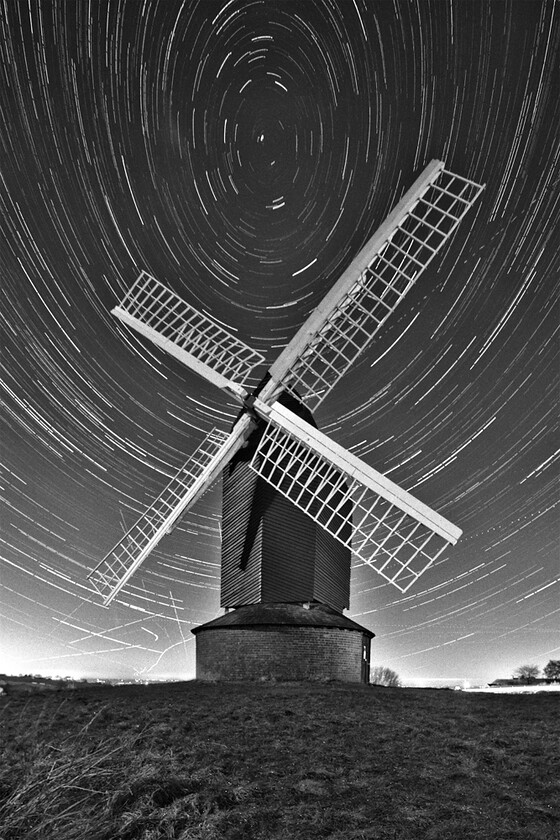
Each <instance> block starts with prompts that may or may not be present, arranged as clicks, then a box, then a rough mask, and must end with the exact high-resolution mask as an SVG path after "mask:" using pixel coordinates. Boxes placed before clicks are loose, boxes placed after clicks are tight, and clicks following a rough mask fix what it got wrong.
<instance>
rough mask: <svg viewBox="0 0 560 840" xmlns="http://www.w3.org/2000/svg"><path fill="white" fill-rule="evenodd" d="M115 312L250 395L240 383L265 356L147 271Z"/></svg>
mask: <svg viewBox="0 0 560 840" xmlns="http://www.w3.org/2000/svg"><path fill="white" fill-rule="evenodd" d="M112 313H113V315H115V316H116V317H117V318H119V320H120V321H122V322H123V323H125V324H127V325H128V326H130V327H132V328H133V329H135V330H137V331H138V332H139V333H140V334H141V335H143V336H145V337H146V338H148V339H150V341H153V342H154V344H157V345H158V346H159V347H161V348H162V349H163V350H165V351H166V352H168V353H170V354H171V355H172V356H175V358H177V359H179V361H181V362H183V364H185V365H187V366H188V367H190V368H191V369H192V370H194V371H195V372H196V373H198V374H200V375H201V376H203V377H204V378H205V379H208V380H209V381H210V382H213V383H214V384H215V385H217V386H218V387H219V388H224V389H225V390H228V391H230V392H231V393H233V394H235V396H237V397H238V398H239V399H241V401H243V399H245V397H246V396H247V392H246V391H245V389H244V388H242V387H241V385H239V384H238V383H237V381H240V382H244V381H245V380H246V379H247V378H248V377H249V376H250V375H251V373H252V371H253V370H254V368H256V367H257V366H260V365H262V364H263V362H264V356H263V355H262V354H261V353H258V352H257V351H255V350H252V349H251V347H249V346H248V345H247V344H245V342H243V341H241V339H239V338H237V336H235V335H233V334H232V333H231V332H229V330H226V329H225V328H224V327H223V326H222V325H221V324H219V323H218V322H216V321H215V320H213V319H212V318H209V317H208V316H207V315H206V314H205V313H204V312H199V311H198V310H197V309H195V308H194V307H193V306H191V305H190V304H188V303H186V302H185V301H184V300H182V298H180V297H179V296H178V295H176V294H175V292H172V291H171V290H170V289H168V288H167V287H166V286H164V285H163V284H162V283H160V282H159V280H156V279H155V277H152V276H151V275H150V274H148V273H147V272H145V271H143V272H142V273H141V274H140V276H139V277H138V278H137V280H136V281H135V283H134V284H133V285H132V287H131V288H130V289H129V291H128V292H127V294H126V295H125V297H124V298H123V300H122V301H121V303H120V304H119V305H118V306H116V307H115V308H114V309H113V310H112Z"/></svg>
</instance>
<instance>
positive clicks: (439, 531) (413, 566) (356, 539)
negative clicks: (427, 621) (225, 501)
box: [251, 406, 461, 592]
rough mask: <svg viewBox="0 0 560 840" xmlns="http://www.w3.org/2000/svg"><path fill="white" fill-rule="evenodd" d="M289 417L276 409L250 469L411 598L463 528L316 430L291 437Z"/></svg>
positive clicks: (298, 423)
mask: <svg viewBox="0 0 560 840" xmlns="http://www.w3.org/2000/svg"><path fill="white" fill-rule="evenodd" d="M275 414H279V415H280V414H281V415H282V416H281V417H279V418H276V417H275V416H274V415H275ZM287 414H289V412H287V411H286V409H283V408H282V407H279V406H276V407H275V408H274V409H273V410H272V413H271V414H270V416H271V417H272V418H273V420H272V421H271V422H270V423H269V424H268V426H267V428H266V431H265V433H264V434H263V436H262V438H261V440H260V443H259V446H258V448H257V450H256V452H255V454H254V456H253V460H252V462H251V467H252V469H254V470H255V472H257V473H258V474H259V475H260V476H261V477H262V478H264V479H265V480H266V481H268V482H269V483H270V484H272V486H273V487H275V488H276V489H277V490H278V491H280V492H281V493H283V495H284V496H286V497H287V498H288V499H290V501H292V502H293V503H294V504H295V505H296V506H297V507H299V508H300V509H301V510H303V511H304V512H305V513H307V514H308V515H309V516H310V517H311V518H312V519H314V520H315V521H316V522H318V523H319V524H321V525H322V526H323V528H325V530H327V531H328V532H329V533H330V534H332V536H333V537H336V539H337V540H339V541H340V542H341V543H342V544H343V545H346V546H348V547H349V548H350V549H352V551H353V552H354V554H356V555H357V557H359V558H360V559H361V560H362V561H363V562H364V563H367V564H368V565H369V566H371V567H372V568H373V569H375V571H376V572H378V573H379V574H380V575H381V576H382V577H384V578H385V579H386V580H387V581H389V582H390V583H392V584H393V585H394V586H396V587H397V589H399V590H400V591H401V592H406V590H407V589H408V588H409V587H410V586H412V584H413V583H414V582H415V581H416V580H418V578H419V577H420V575H422V574H423V573H424V572H425V571H426V569H427V568H428V567H429V566H430V565H431V564H432V563H433V562H434V560H436V559H437V558H438V557H439V556H440V554H441V553H442V552H443V551H444V550H445V549H446V548H447V546H448V545H450V544H454V543H455V542H456V541H457V539H458V537H459V536H460V534H461V531H460V529H458V528H456V527H455V526H454V525H452V523H450V522H448V521H447V520H446V519H444V518H443V517H441V516H440V515H439V514H437V513H436V512H435V511H432V510H431V509H430V508H428V507H427V506H426V505H424V504H423V503H422V502H419V501H418V500H417V499H415V498H414V497H413V496H411V495H410V494H409V493H407V492H406V491H404V490H403V489H402V488H400V487H399V486H398V485H396V484H394V483H393V482H391V481H390V480H389V479H387V478H386V477H385V476H383V475H382V474H381V473H379V472H377V471H376V470H374V469H373V468H371V467H368V466H367V465H365V464H364V463H363V462H361V461H360V460H359V459H356V458H354V457H353V456H352V455H351V454H350V453H347V452H345V451H344V450H343V449H342V448H341V447H338V446H337V445H336V444H334V442H332V441H330V440H329V439H328V438H327V437H326V436H324V435H322V434H321V433H320V432H318V431H317V430H314V429H312V428H311V427H307V430H304V434H303V435H302V434H301V430H302V428H303V422H302V421H300V420H297V421H296V423H295V424H292V429H291V432H290V425H291V418H288V422H286V415H287ZM292 417H293V415H292ZM278 419H280V422H281V425H280V424H279V423H278V422H277V420H278ZM294 432H295V433H296V434H297V436H294ZM306 436H307V440H305V439H304V438H305V437H306ZM323 442H325V443H323Z"/></svg>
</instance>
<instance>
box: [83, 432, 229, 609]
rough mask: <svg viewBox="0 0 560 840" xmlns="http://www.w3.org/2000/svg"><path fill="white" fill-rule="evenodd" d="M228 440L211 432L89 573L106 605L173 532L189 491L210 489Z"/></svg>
mask: <svg viewBox="0 0 560 840" xmlns="http://www.w3.org/2000/svg"><path fill="white" fill-rule="evenodd" d="M229 437H231V435H228V434H227V432H222V431H220V430H219V429H212V431H211V432H210V433H209V434H208V435H207V436H206V437H205V439H204V440H203V441H202V443H201V444H200V446H199V447H198V449H196V450H195V452H194V454H193V455H192V457H191V458H189V460H188V461H186V462H185V463H184V464H183V466H182V467H181V468H180V469H179V470H178V471H177V472H176V474H175V475H174V476H173V478H172V479H171V481H170V482H169V484H168V485H167V486H166V487H165V489H164V490H163V491H162V492H161V493H160V494H159V496H158V497H157V499H156V500H155V501H154V502H153V503H152V504H151V505H150V507H149V508H148V509H147V510H145V511H144V513H143V514H142V515H141V516H140V517H139V518H138V519H137V520H136V522H135V523H134V525H133V526H132V528H130V529H129V530H128V531H127V532H126V534H124V536H123V537H121V539H120V540H119V541H118V542H117V543H116V545H114V546H113V548H112V549H111V550H110V551H109V552H108V553H107V554H106V555H105V557H104V558H103V560H101V562H100V563H98V565H97V566H96V567H95V569H93V570H92V571H91V572H90V573H89V575H88V578H89V579H90V580H91V582H92V583H93V585H94V587H95V589H96V590H97V592H98V593H99V594H100V595H101V596H102V597H103V600H104V603H105V605H107V604H109V603H110V602H111V601H112V600H113V598H114V597H115V595H117V593H118V592H119V591H120V590H121V589H122V587H123V586H124V585H125V583H126V582H127V581H128V579H129V578H130V577H131V575H132V574H134V572H135V571H136V569H137V568H138V567H139V566H140V564H141V563H143V561H144V560H145V558H146V557H147V555H148V554H149V553H150V551H152V549H153V548H154V547H155V546H156V545H157V543H158V542H159V541H160V540H161V539H162V537H164V536H165V534H167V533H169V532H170V531H171V530H172V529H173V525H174V524H175V523H176V521H177V519H178V518H179V516H180V515H181V514H182V513H184V511H185V508H186V505H187V504H188V502H189V501H190V499H189V496H188V495H187V491H188V490H189V489H190V488H192V487H193V486H194V485H195V483H196V482H197V480H198V481H199V483H201V485H202V487H201V489H207V487H208V486H209V485H208V484H207V485H204V477H205V474H206V472H207V471H208V468H209V467H210V466H211V465H212V463H213V461H215V459H216V457H217V455H218V454H219V452H220V449H221V448H223V446H224V444H225V442H226V441H227V440H228V438H229Z"/></svg>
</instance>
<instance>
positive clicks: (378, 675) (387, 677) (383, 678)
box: [369, 665, 401, 688]
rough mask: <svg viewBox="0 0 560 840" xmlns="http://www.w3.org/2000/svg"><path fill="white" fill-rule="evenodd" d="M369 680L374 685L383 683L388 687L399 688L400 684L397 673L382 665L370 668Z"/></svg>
mask: <svg viewBox="0 0 560 840" xmlns="http://www.w3.org/2000/svg"><path fill="white" fill-rule="evenodd" d="M369 681H370V682H371V683H373V684H374V685H385V686H387V687H389V688H400V685H401V681H400V679H399V675H398V674H395V672H394V671H391V669H390V668H384V667H383V665H376V666H375V668H372V669H371V672H370V678H369Z"/></svg>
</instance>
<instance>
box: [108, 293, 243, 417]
mask: <svg viewBox="0 0 560 840" xmlns="http://www.w3.org/2000/svg"><path fill="white" fill-rule="evenodd" d="M111 314H112V315H115V316H116V317H117V318H118V319H119V321H122V323H123V324H126V325H127V326H129V327H132V328H133V329H134V330H136V332H139V333H140V335H143V336H144V338H147V339H149V340H150V341H152V342H153V343H154V344H157V346H158V347H161V349H162V350H165V351H166V353H169V354H170V355H171V356H174V357H175V358H176V359H178V360H179V361H180V362H182V363H183V364H184V365H186V366H187V367H188V368H190V369H191V370H192V371H194V372H195V373H198V375H199V376H202V377H203V379H207V380H209V381H210V382H212V384H213V385H216V386H217V387H218V388H221V389H222V390H223V391H228V392H229V393H230V394H231V395H232V396H234V397H235V398H236V399H237V400H238V401H239V402H240V403H243V402H244V400H246V399H247V397H248V393H247V391H246V390H245V388H244V387H243V386H242V385H239V384H238V383H237V382H233V381H232V380H231V379H228V378H227V377H225V376H222V374H221V373H219V372H218V371H217V370H214V369H213V368H211V367H210V366H209V365H207V364H205V363H204V362H201V361H200V359H197V358H195V357H194V356H193V355H192V353H189V352H188V350H185V349H184V348H183V347H179V345H178V344H175V342H173V341H171V340H170V339H168V338H165V337H164V336H162V335H161V334H160V333H159V332H157V330H154V329H153V327H149V326H148V325H147V324H144V323H143V321H140V320H139V319H138V318H135V317H134V315H131V314H130V313H129V312H127V311H126V310H125V309H122V308H121V307H120V306H115V308H114V309H112V310H111Z"/></svg>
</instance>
